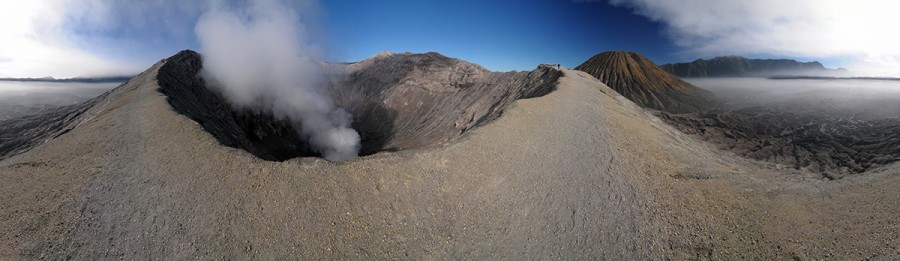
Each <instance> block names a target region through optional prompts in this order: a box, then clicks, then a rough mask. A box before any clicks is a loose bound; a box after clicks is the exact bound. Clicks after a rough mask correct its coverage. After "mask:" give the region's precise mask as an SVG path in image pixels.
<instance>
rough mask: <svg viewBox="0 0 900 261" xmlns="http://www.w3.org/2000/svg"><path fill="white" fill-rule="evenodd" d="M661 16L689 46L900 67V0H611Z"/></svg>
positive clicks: (876, 69)
mask: <svg viewBox="0 0 900 261" xmlns="http://www.w3.org/2000/svg"><path fill="white" fill-rule="evenodd" d="M609 3H610V4H612V5H615V6H622V7H628V8H632V9H633V10H635V13H637V14H639V15H642V16H645V17H648V18H650V19H651V20H654V21H658V22H661V23H663V24H664V25H665V28H666V29H665V30H666V33H667V34H668V36H669V37H670V38H671V39H672V40H673V42H674V43H675V44H676V45H678V46H680V47H682V48H684V50H685V52H686V53H687V54H691V55H700V56H715V55H726V54H742V55H747V54H763V55H776V56H792V57H809V58H835V59H844V60H848V61H849V62H848V64H847V67H849V68H850V69H853V70H861V71H869V72H872V73H875V74H882V75H898V74H900V48H897V46H900V34H897V33H896V29H895V27H896V26H897V25H898V24H900V16H898V15H897V14H896V12H897V10H900V2H894V1H879V0H858V1H842V0H796V1H781V0H758V1H741V0H725V1H706V0H684V1H668V0H609Z"/></svg>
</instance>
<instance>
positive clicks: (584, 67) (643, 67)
mask: <svg viewBox="0 0 900 261" xmlns="http://www.w3.org/2000/svg"><path fill="white" fill-rule="evenodd" d="M575 70H581V71H584V72H587V73H589V74H591V75H593V76H594V77H595V78H597V79H599V80H600V81H602V82H603V83H604V84H606V85H607V86H609V87H610V88H612V89H614V90H616V91H617V92H619V93H620V94H622V96H625V97H626V98H628V99H630V100H632V101H633V102H634V103H636V104H638V105H640V106H643V107H649V108H653V109H657V110H662V111H666V112H670V113H688V112H700V111H703V110H704V109H706V108H708V107H710V106H712V105H713V104H714V103H715V99H714V97H713V94H712V93H710V92H708V91H706V90H703V89H700V88H697V87H696V86H694V85H691V84H690V83H688V82H685V81H683V80H681V79H679V78H678V77H675V76H674V75H672V74H670V73H668V72H666V71H664V70H662V69H660V68H659V67H658V66H656V64H654V63H653V62H652V61H650V60H649V59H647V58H646V57H644V56H643V55H641V54H639V53H633V52H624V51H610V52H604V53H601V54H598V55H596V56H594V57H591V58H590V59H588V60H587V61H585V62H584V63H582V64H581V65H579V66H578V67H576V68H575Z"/></svg>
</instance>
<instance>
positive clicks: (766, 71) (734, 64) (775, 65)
mask: <svg viewBox="0 0 900 261" xmlns="http://www.w3.org/2000/svg"><path fill="white" fill-rule="evenodd" d="M660 67H661V68H662V69H663V70H666V71H667V72H669V73H671V74H674V75H676V76H678V77H685V78H691V77H762V76H779V75H805V76H841V75H846V73H847V70H846V69H843V68H840V69H828V68H825V66H823V65H822V64H821V63H819V62H805V63H804V62H798V61H795V60H789V59H748V58H744V57H740V56H721V57H716V58H713V59H710V60H703V59H698V60H696V61H693V62H689V63H672V64H663V65H662V66H660Z"/></svg>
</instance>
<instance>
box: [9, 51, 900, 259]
mask: <svg viewBox="0 0 900 261" xmlns="http://www.w3.org/2000/svg"><path fill="white" fill-rule="evenodd" d="M165 62H166V61H163V62H160V63H159V64H156V65H154V66H153V67H152V68H151V69H149V70H148V71H146V72H144V73H143V74H141V75H140V76H138V77H136V78H135V79H132V80H131V81H129V82H128V83H127V84H125V85H123V86H121V87H119V88H117V89H116V90H114V91H113V92H111V93H109V94H107V95H106V96H105V97H104V98H103V99H101V100H100V101H97V103H96V105H94V106H93V107H91V108H90V109H88V110H87V111H86V112H85V113H84V114H83V115H85V117H84V118H83V121H81V123H80V124H79V125H78V126H77V127H75V128H73V129H71V130H70V131H68V132H67V133H65V134H62V135H60V136H58V137H57V138H55V139H52V140H50V141H49V142H47V143H44V144H43V145H41V146H38V147H36V148H34V149H32V150H31V151H29V152H26V153H24V154H20V155H17V156H14V157H11V158H9V159H6V160H4V161H2V162H0V179H2V181H3V182H0V259H4V260H9V259H29V258H47V259H66V258H74V259H89V260H91V259H111V258H122V259H152V258H165V259H188V258H200V259H213V258H215V259H276V258H288V259H294V258H301V259H324V258H335V259H337V258H340V259H486V258H498V259H514V260H516V259H534V258H537V259H556V258H559V259H663V258H667V257H668V258H676V259H686V258H713V259H737V258H751V257H763V258H766V259H769V258H781V259H786V258H791V257H798V258H824V257H826V256H831V257H837V258H838V259H841V258H851V259H856V258H864V257H872V258H875V259H892V258H897V257H898V256H897V252H898V250H897V249H896V246H897V245H898V243H900V240H898V238H897V235H898V234H900V225H898V224H900V221H898V219H897V216H896V215H895V214H894V213H898V211H900V209H898V206H900V204H896V203H897V202H900V193H894V192H895V191H896V188H897V184H900V179H898V175H889V174H877V175H866V176H864V177H862V178H856V177H851V178H847V179H842V180H840V181H836V182H823V181H817V180H813V181H810V180H798V179H790V178H789V176H784V175H779V174H777V173H769V172H766V171H763V170H760V168H757V167H756V166H755V165H753V164H751V163H747V162H744V161H742V160H740V159H737V158H734V157H730V156H723V155H721V154H722V153H719V152H718V151H713V150H711V149H709V148H708V146H706V145H704V144H701V143H698V142H696V141H694V140H693V139H690V138H687V137H686V136H684V135H683V134H681V133H680V132H678V131H676V130H674V129H673V128H671V127H669V126H668V125H665V124H663V123H662V122H661V121H660V120H659V119H658V118H656V117H655V116H652V115H651V114H649V113H647V112H645V111H644V110H643V109H641V108H640V107H638V106H636V105H635V104H634V103H632V102H630V101H629V100H627V99H626V98H624V97H622V96H620V95H618V94H617V93H616V92H615V91H614V90H612V89H610V88H608V87H606V86H605V85H603V84H602V83H601V82H599V81H598V80H596V79H594V78H593V77H591V76H590V75H588V74H586V73H583V72H578V71H572V70H565V71H564V76H563V77H562V78H560V79H559V82H558V84H557V88H556V90H555V91H553V92H551V93H549V94H547V95H544V96H541V97H536V98H532V99H527V100H519V101H517V102H515V103H513V106H512V107H511V108H509V109H508V110H507V111H506V112H504V115H503V116H502V117H499V118H498V119H496V120H495V121H493V122H491V123H489V124H486V125H484V126H483V127H481V128H477V129H474V130H472V131H471V132H469V134H468V135H466V136H463V137H462V138H460V139H457V140H456V141H454V142H452V143H450V144H448V145H445V146H438V147H432V148H423V149H416V150H404V151H399V152H386V153H378V154H374V155H371V156H366V157H362V158H359V159H355V160H350V161H345V162H341V163H331V162H328V161H324V160H321V159H318V158H295V159H291V160H286V161H284V162H275V161H266V160H262V159H260V158H258V157H256V156H254V155H253V154H251V153H248V152H247V151H245V150H241V149H235V148H231V147H226V146H223V145H220V143H219V142H218V140H217V139H216V138H214V137H213V136H212V135H210V134H209V133H208V132H206V131H205V130H204V129H203V128H202V127H201V126H200V125H199V124H197V123H196V122H195V121H193V120H191V119H190V118H188V117H186V116H183V115H181V114H178V113H176V112H175V111H174V110H173V108H172V107H171V106H170V104H169V103H168V102H167V100H166V96H165V95H164V94H162V93H160V92H159V91H158V89H159V86H158V84H157V80H156V74H157V70H159V68H160V66H162V65H163V64H164V63H165Z"/></svg>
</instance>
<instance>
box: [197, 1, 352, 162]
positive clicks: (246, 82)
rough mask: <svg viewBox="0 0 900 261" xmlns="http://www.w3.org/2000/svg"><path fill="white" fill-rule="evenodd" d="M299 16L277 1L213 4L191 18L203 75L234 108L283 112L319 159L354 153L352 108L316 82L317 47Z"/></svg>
mask: <svg viewBox="0 0 900 261" xmlns="http://www.w3.org/2000/svg"><path fill="white" fill-rule="evenodd" d="M300 22H301V20H300V17H299V16H298V14H297V12H296V11H294V9H293V8H291V7H289V6H285V5H283V4H282V3H280V2H278V1H250V3H249V4H248V5H246V6H239V7H237V8H234V7H227V6H216V7H214V8H213V9H212V10H211V11H209V12H208V13H206V14H204V15H203V16H202V17H201V18H200V20H199V21H198V22H197V26H196V33H197V38H198V39H199V40H200V44H201V46H202V53H203V77H204V78H205V79H206V80H207V82H208V83H209V84H210V86H211V87H214V88H217V89H218V90H220V91H221V92H222V93H223V94H224V95H225V97H226V98H227V99H228V100H229V101H230V102H231V103H232V105H233V106H235V107H237V108H238V109H248V110H255V111H262V112H266V113H272V114H273V115H274V116H275V117H276V118H278V119H283V120H289V121H290V122H291V123H292V124H293V126H294V129H296V130H297V131H298V133H299V134H300V135H301V136H302V137H304V138H305V139H306V140H308V141H309V142H310V145H311V146H312V148H313V149H314V150H316V151H317V152H319V153H321V154H322V156H323V157H324V158H325V159H327V160H330V161H340V160H346V159H350V158H354V157H356V156H357V154H358V153H359V149H360V136H359V134H358V133H357V132H356V131H355V130H353V129H352V128H351V127H350V123H351V115H350V114H349V113H347V112H346V111H344V110H343V109H340V108H337V107H336V106H335V104H334V102H333V100H332V99H331V98H330V97H327V96H325V95H323V94H322V93H323V92H322V91H321V90H320V89H319V88H322V86H324V84H323V80H324V79H323V78H322V75H323V72H322V68H321V63H320V62H319V60H320V59H321V57H322V52H321V50H320V49H319V48H317V47H316V46H315V45H312V44H311V43H310V41H309V40H308V34H307V32H306V29H305V28H304V27H303V26H302V24H301V23H300Z"/></svg>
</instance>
